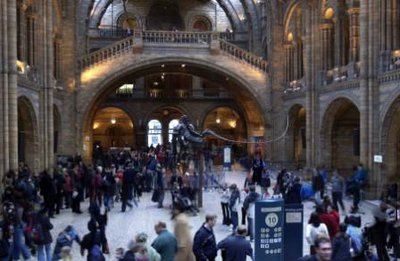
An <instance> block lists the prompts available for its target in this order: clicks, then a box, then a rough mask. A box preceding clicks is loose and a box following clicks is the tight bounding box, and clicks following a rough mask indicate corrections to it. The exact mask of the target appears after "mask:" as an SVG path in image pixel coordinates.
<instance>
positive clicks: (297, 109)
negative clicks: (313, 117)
mask: <svg viewBox="0 0 400 261" xmlns="http://www.w3.org/2000/svg"><path fill="white" fill-rule="evenodd" d="M287 137H288V140H287V141H286V144H287V146H286V149H288V151H289V155H288V160H289V161H291V162H293V163H294V164H295V165H296V166H298V167H301V166H304V165H305V161H306V111H305V108H304V107H303V106H302V105H295V106H293V107H292V108H291V109H290V111H289V129H288V133H287Z"/></svg>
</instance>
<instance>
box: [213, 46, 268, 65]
mask: <svg viewBox="0 0 400 261" xmlns="http://www.w3.org/2000/svg"><path fill="white" fill-rule="evenodd" d="M219 43H220V50H221V51H223V52H224V53H225V54H228V55H229V56H232V57H234V58H236V59H237V60H240V61H244V62H246V63H247V64H249V65H251V66H253V67H256V68H257V69H260V70H261V71H264V72H267V71H268V62H267V61H266V60H264V59H263V58H262V57H259V56H256V55H254V54H252V53H250V52H248V51H246V50H243V49H241V48H239V47H237V46H236V45H233V44H231V43H228V42H227V41H225V40H222V39H219Z"/></svg>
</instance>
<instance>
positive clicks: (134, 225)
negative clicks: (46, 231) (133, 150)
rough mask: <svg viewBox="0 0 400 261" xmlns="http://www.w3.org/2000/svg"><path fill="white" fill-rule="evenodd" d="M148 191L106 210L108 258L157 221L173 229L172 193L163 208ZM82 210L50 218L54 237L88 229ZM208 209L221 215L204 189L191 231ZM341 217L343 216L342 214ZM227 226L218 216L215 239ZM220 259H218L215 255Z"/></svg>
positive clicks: (308, 208)
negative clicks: (123, 206)
mask: <svg viewBox="0 0 400 261" xmlns="http://www.w3.org/2000/svg"><path fill="white" fill-rule="evenodd" d="M225 180H226V181H227V182H228V183H233V182H235V183H237V184H238V185H239V187H241V186H242V185H243V183H244V173H243V172H241V171H233V172H227V173H226V176H225ZM150 196H151V195H150V193H145V194H144V195H143V197H142V199H141V202H140V203H139V206H138V207H134V208H133V209H131V210H129V208H127V212H125V213H122V212H121V211H120V204H119V203H116V205H115V207H114V208H113V209H112V210H111V212H109V223H108V226H107V230H106V233H107V238H108V242H109V246H110V250H111V255H110V256H108V257H107V260H115V257H114V253H115V250H116V249H117V248H118V247H124V248H126V245H127V244H128V242H129V240H130V239H131V238H133V237H134V235H135V234H136V233H138V232H146V233H147V234H148V235H149V241H150V242H151V241H152V240H153V239H154V238H155V237H156V234H155V232H154V229H153V227H154V224H155V223H156V222H157V221H160V220H162V221H165V222H166V223H167V226H168V229H170V230H173V223H172V221H171V215H170V209H169V208H168V207H167V206H169V205H170V202H171V196H170V194H169V193H168V194H166V200H165V204H164V205H165V206H166V207H165V208H162V209H159V208H157V207H156V204H155V203H153V202H151V200H150ZM349 205H350V202H349V201H346V206H347V207H348V206H349ZM371 206H372V205H370V204H365V203H364V204H362V205H361V209H362V210H364V211H365V212H366V214H364V215H363V218H362V221H363V223H366V222H371V220H372V219H371V217H370V215H369V214H368V213H370V209H371ZM82 210H85V211H84V213H83V214H81V215H78V214H74V213H71V211H70V210H62V213H61V214H60V215H58V216H57V217H56V218H55V219H52V220H51V221H52V223H53V225H54V229H53V231H52V232H53V237H54V238H55V236H56V234H57V233H59V232H60V231H61V230H62V229H63V228H64V227H66V226H67V225H69V224H72V225H73V226H75V227H76V229H77V231H78V232H79V234H80V235H81V236H83V235H84V234H86V233H87V232H88V230H87V222H88V220H89V214H88V212H87V203H85V204H82ZM312 210H313V204H312V203H311V202H305V203H304V219H305V220H308V217H309V215H310V213H311V212H312ZM207 213H216V214H217V215H218V216H219V217H221V216H222V212H221V208H220V201H219V194H218V192H217V191H207V192H204V207H203V208H202V209H201V211H200V213H199V214H198V215H197V216H194V217H190V222H191V225H192V233H193V235H194V233H195V232H196V230H197V229H198V228H199V227H200V226H201V224H202V222H203V220H204V217H205V215H206V214H207ZM341 218H342V219H343V218H344V216H341ZM229 233H230V232H229V228H227V227H226V226H223V225H222V224H221V219H219V222H218V225H217V226H216V227H215V235H216V239H217V241H220V240H222V239H223V238H225V237H226V236H227V235H228V234H229ZM303 249H304V253H307V251H308V246H307V243H306V242H305V240H304V244H303ZM73 257H74V260H86V259H85V258H83V257H81V256H80V254H79V246H78V245H77V244H74V247H73ZM218 260H220V259H218Z"/></svg>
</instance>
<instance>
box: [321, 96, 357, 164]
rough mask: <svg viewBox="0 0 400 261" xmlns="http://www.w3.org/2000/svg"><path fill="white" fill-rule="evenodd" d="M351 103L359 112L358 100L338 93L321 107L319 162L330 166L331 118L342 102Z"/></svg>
mask: <svg viewBox="0 0 400 261" xmlns="http://www.w3.org/2000/svg"><path fill="white" fill-rule="evenodd" d="M346 103H348V104H352V105H354V106H355V107H356V108H357V110H358V111H359V112H360V107H359V100H358V99H357V98H356V97H355V96H352V95H348V94H347V95H340V94H337V95H335V96H334V97H332V98H331V99H330V100H329V101H328V102H326V106H324V108H323V110H322V109H321V111H322V113H321V115H320V128H319V129H320V131H319V135H320V137H319V139H317V140H318V141H319V146H318V148H319V151H320V153H319V155H320V156H319V157H320V158H319V160H318V162H319V164H325V165H328V166H330V165H331V164H332V158H331V155H330V153H331V148H332V144H331V143H330V140H331V137H332V127H333V124H334V123H333V119H332V117H334V116H335V115H336V113H337V112H338V110H339V108H340V107H341V106H342V105H343V104H346Z"/></svg>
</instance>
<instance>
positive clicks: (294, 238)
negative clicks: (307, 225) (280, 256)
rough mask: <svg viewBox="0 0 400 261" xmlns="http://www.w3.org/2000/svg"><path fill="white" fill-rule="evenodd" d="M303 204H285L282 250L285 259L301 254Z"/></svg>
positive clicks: (294, 258) (295, 257) (297, 256)
mask: <svg viewBox="0 0 400 261" xmlns="http://www.w3.org/2000/svg"><path fill="white" fill-rule="evenodd" d="M303 218H304V217H303V204H285V225H284V239H285V240H284V248H285V249H290V251H284V253H285V260H297V259H298V258H300V257H302V256H303Z"/></svg>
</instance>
